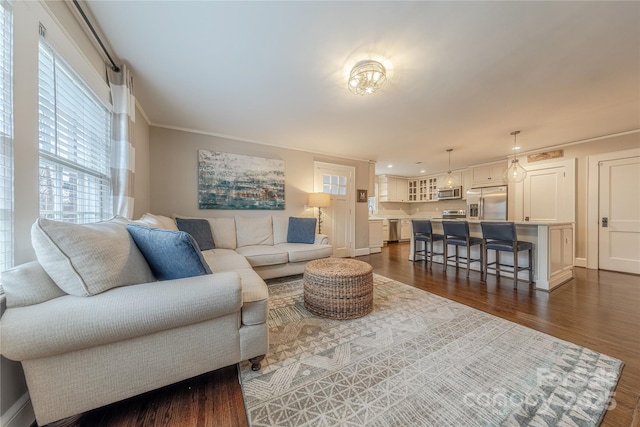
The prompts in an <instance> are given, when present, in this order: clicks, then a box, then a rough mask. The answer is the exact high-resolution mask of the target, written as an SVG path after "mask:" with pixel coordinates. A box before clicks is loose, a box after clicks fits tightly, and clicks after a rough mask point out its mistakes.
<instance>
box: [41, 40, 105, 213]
mask: <svg viewBox="0 0 640 427" xmlns="http://www.w3.org/2000/svg"><path fill="white" fill-rule="evenodd" d="M38 74H39V135H40V137H39V138H40V216H41V217H42V218H47V219H54V220H58V221H65V222H73V223H76V224H83V223H88V222H95V221H100V220H102V219H107V218H109V217H111V215H112V212H113V207H112V202H111V171H110V160H111V148H110V147H111V112H110V111H109V110H108V109H107V108H106V107H105V106H104V105H103V104H102V103H101V102H100V101H99V100H98V98H97V97H96V96H95V95H94V94H93V92H92V91H91V90H90V89H89V88H88V87H87V86H86V84H85V83H84V82H83V81H82V80H81V79H80V78H79V77H78V75H77V74H76V73H75V72H73V70H72V69H71V68H70V67H69V66H68V65H67V64H66V63H65V62H64V61H63V60H62V59H61V58H60V57H59V56H58V55H56V53H55V52H54V51H53V49H52V48H51V47H50V46H49V45H47V43H46V42H45V41H44V40H40V55H39V68H38Z"/></svg>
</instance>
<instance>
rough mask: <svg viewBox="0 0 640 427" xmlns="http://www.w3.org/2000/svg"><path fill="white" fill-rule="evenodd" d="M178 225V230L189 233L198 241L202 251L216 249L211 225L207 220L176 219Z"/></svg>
mask: <svg viewBox="0 0 640 427" xmlns="http://www.w3.org/2000/svg"><path fill="white" fill-rule="evenodd" d="M176 224H178V230H180V231H184V232H187V233H189V234H190V235H191V237H193V238H194V239H196V242H198V246H199V247H200V250H201V251H206V250H208V249H215V248H216V244H215V242H214V241H213V235H212V234H211V225H209V221H207V220H206V219H185V218H176Z"/></svg>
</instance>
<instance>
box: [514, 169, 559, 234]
mask: <svg viewBox="0 0 640 427" xmlns="http://www.w3.org/2000/svg"><path fill="white" fill-rule="evenodd" d="M563 200H564V167H562V166H560V167H554V168H548V169H541V170H534V171H530V172H529V171H528V172H527V177H526V178H525V182H524V217H525V221H527V220H528V221H558V220H560V219H564V218H563V216H564V214H565V213H566V209H564V206H563V205H564V202H563Z"/></svg>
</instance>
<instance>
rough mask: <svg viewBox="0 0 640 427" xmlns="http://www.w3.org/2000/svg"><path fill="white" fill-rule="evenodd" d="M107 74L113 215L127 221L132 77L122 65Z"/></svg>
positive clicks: (133, 114)
mask: <svg viewBox="0 0 640 427" xmlns="http://www.w3.org/2000/svg"><path fill="white" fill-rule="evenodd" d="M107 74H108V77H109V86H110V88H111V101H112V102H113V117H112V132H111V186H112V192H113V193H112V194H113V213H114V214H115V215H120V216H123V217H125V218H128V219H131V218H132V216H133V202H134V200H133V184H134V178H135V144H134V140H133V128H134V123H135V121H136V98H135V96H134V93H133V76H132V75H131V73H130V72H129V70H128V68H127V67H126V66H125V65H122V66H120V71H118V72H116V71H113V70H112V69H111V68H110V67H108V73H107Z"/></svg>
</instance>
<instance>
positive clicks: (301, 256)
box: [274, 243, 333, 262]
mask: <svg viewBox="0 0 640 427" xmlns="http://www.w3.org/2000/svg"><path fill="white" fill-rule="evenodd" d="M274 247H275V248H276V249H278V250H281V251H283V252H287V253H288V254H289V262H301V261H311V260H314V259H318V258H327V257H330V256H331V255H333V246H331V245H308V244H306V243H281V244H279V245H275V246H274Z"/></svg>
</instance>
